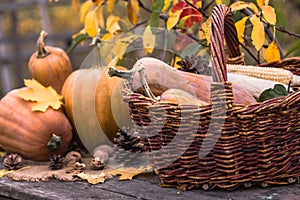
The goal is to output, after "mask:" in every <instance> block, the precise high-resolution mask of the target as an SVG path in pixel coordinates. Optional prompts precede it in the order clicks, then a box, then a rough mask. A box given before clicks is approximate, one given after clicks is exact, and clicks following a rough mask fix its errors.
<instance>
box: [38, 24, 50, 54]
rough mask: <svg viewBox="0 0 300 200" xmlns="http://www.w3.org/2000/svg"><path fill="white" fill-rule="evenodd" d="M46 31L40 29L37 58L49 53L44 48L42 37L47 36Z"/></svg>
mask: <svg viewBox="0 0 300 200" xmlns="http://www.w3.org/2000/svg"><path fill="white" fill-rule="evenodd" d="M47 35H48V33H47V32H46V31H44V30H42V31H41V33H40V36H39V38H38V40H37V52H38V54H37V58H45V57H46V56H47V55H49V54H50V52H48V51H47V50H46V48H45V42H44V39H45V38H46V37H47Z"/></svg>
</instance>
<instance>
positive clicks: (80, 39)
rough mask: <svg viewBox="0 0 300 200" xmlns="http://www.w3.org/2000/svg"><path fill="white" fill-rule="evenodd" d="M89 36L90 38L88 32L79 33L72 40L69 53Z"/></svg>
mask: <svg viewBox="0 0 300 200" xmlns="http://www.w3.org/2000/svg"><path fill="white" fill-rule="evenodd" d="M88 38H89V35H88V34H86V33H85V34H80V35H77V36H76V37H75V38H74V39H73V40H72V43H71V45H70V47H69V48H68V50H67V54H70V53H71V52H72V51H73V50H74V48H75V47H76V46H77V45H78V44H79V43H81V42H83V41H84V40H85V39H88Z"/></svg>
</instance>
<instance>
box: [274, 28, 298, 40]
mask: <svg viewBox="0 0 300 200" xmlns="http://www.w3.org/2000/svg"><path fill="white" fill-rule="evenodd" d="M275 28H276V30H277V31H280V32H283V33H287V34H288V35H291V36H294V37H296V38H300V35H299V34H297V33H293V32H290V31H288V30H286V29H285V28H284V27H275Z"/></svg>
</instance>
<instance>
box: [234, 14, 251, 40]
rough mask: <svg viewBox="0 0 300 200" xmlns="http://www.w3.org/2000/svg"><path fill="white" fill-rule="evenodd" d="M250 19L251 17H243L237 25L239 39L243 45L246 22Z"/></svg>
mask: <svg viewBox="0 0 300 200" xmlns="http://www.w3.org/2000/svg"><path fill="white" fill-rule="evenodd" d="M248 19H249V17H248V16H246V17H243V18H242V19H241V20H239V21H237V22H236V23H235V27H236V30H237V35H238V39H239V41H240V42H241V43H244V37H243V36H244V31H245V25H246V21H247V20H248Z"/></svg>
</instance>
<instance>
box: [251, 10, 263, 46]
mask: <svg viewBox="0 0 300 200" xmlns="http://www.w3.org/2000/svg"><path fill="white" fill-rule="evenodd" d="M250 21H251V23H252V25H253V29H252V33H251V39H252V44H253V46H254V47H255V48H256V50H257V51H259V50H260V49H261V48H262V46H263V44H264V42H265V29H264V25H263V23H262V22H261V21H260V19H259V18H258V17H257V16H256V15H253V16H251V17H250Z"/></svg>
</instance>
